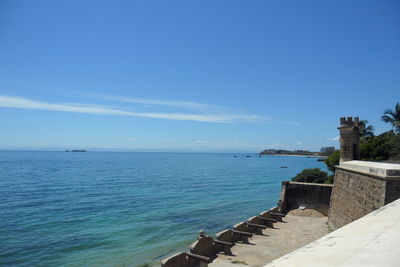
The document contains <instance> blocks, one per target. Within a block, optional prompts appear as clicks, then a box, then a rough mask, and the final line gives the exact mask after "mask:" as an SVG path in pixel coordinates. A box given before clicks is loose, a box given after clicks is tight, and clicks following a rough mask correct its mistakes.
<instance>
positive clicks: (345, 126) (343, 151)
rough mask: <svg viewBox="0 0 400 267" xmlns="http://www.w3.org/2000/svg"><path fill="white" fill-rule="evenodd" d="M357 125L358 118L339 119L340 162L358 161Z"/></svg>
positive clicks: (358, 136) (358, 134) (358, 138)
mask: <svg viewBox="0 0 400 267" xmlns="http://www.w3.org/2000/svg"><path fill="white" fill-rule="evenodd" d="M359 124H360V120H359V118H358V117H354V121H353V118H352V117H347V119H346V118H345V117H342V118H340V126H339V127H338V129H339V131H340V162H344V161H349V160H359V159H360V129H359Z"/></svg>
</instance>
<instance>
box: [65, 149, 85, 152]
mask: <svg viewBox="0 0 400 267" xmlns="http://www.w3.org/2000/svg"><path fill="white" fill-rule="evenodd" d="M65 152H86V150H85V149H73V150H65Z"/></svg>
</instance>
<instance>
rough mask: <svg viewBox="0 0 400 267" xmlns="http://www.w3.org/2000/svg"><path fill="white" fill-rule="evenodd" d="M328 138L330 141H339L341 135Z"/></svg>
mask: <svg viewBox="0 0 400 267" xmlns="http://www.w3.org/2000/svg"><path fill="white" fill-rule="evenodd" d="M326 140H328V141H339V136H336V137H328V138H326Z"/></svg>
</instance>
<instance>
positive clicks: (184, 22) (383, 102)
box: [0, 0, 400, 152]
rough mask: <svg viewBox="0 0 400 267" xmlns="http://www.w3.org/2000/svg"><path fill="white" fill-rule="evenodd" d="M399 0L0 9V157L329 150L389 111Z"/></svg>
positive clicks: (24, 4)
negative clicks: (76, 151)
mask: <svg viewBox="0 0 400 267" xmlns="http://www.w3.org/2000/svg"><path fill="white" fill-rule="evenodd" d="M399 12H400V2H399V1H366V0H362V1H276V0H273V1H272V0H265V1H233V0H229V1H228V0H227V1H215V0H212V1H150V0H149V1H144V0H143V1H14V0H12V1H5V0H3V1H1V2H0V122H1V126H0V127H1V130H0V148H1V149H71V148H86V149H92V150H95V149H134V150H140V151H198V152H206V151H232V152H258V151H260V150H262V149H265V148H281V149H308V150H319V149H320V147H322V146H336V147H337V146H338V142H337V136H338V131H337V129H336V127H337V126H338V122H339V117H341V116H359V117H360V118H361V119H367V120H369V121H370V123H371V124H372V125H374V126H375V128H376V132H377V133H380V132H383V131H386V130H389V129H390V127H389V125H386V124H384V123H383V122H381V121H380V116H381V115H382V113H383V111H384V110H385V109H387V108H394V106H395V104H396V102H399V101H400V88H399V87H400V49H399V47H400V16H399V15H398V14H399Z"/></svg>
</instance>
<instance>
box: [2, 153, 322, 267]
mask: <svg viewBox="0 0 400 267" xmlns="http://www.w3.org/2000/svg"><path fill="white" fill-rule="evenodd" d="M234 155H237V157H234ZM246 155H249V154H228V153H226V154H225V153H221V154H201V153H133V152H126V153H124V152H87V153H66V152H33V151H0V238H1V242H0V265H18V266H32V265H35V266H83V265H85V266H141V265H143V264H145V263H148V264H149V265H153V264H157V263H159V262H160V260H161V259H162V258H163V257H165V256H167V255H170V254H173V253H175V252H178V251H183V250H187V247H188V245H189V244H190V243H192V242H193V241H194V239H195V238H196V234H197V232H198V230H199V229H204V230H205V231H206V233H208V234H214V233H216V232H219V231H221V230H223V229H225V228H229V227H231V226H232V225H233V224H235V223H237V222H240V221H242V220H245V219H246V218H248V217H250V216H254V215H256V214H258V213H259V212H261V211H263V210H266V209H269V208H271V207H273V206H275V204H276V202H277V200H278V199H279V193H280V187H281V181H283V180H289V179H290V178H292V177H293V176H295V175H296V174H297V173H298V172H300V171H301V170H302V169H304V168H321V169H323V170H325V171H326V168H325V165H324V163H323V162H318V161H316V159H315V158H306V157H291V156H263V157H258V156H257V155H255V154H253V155H251V154H250V155H251V157H246ZM281 166H287V167H288V168H280V167H281Z"/></svg>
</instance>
